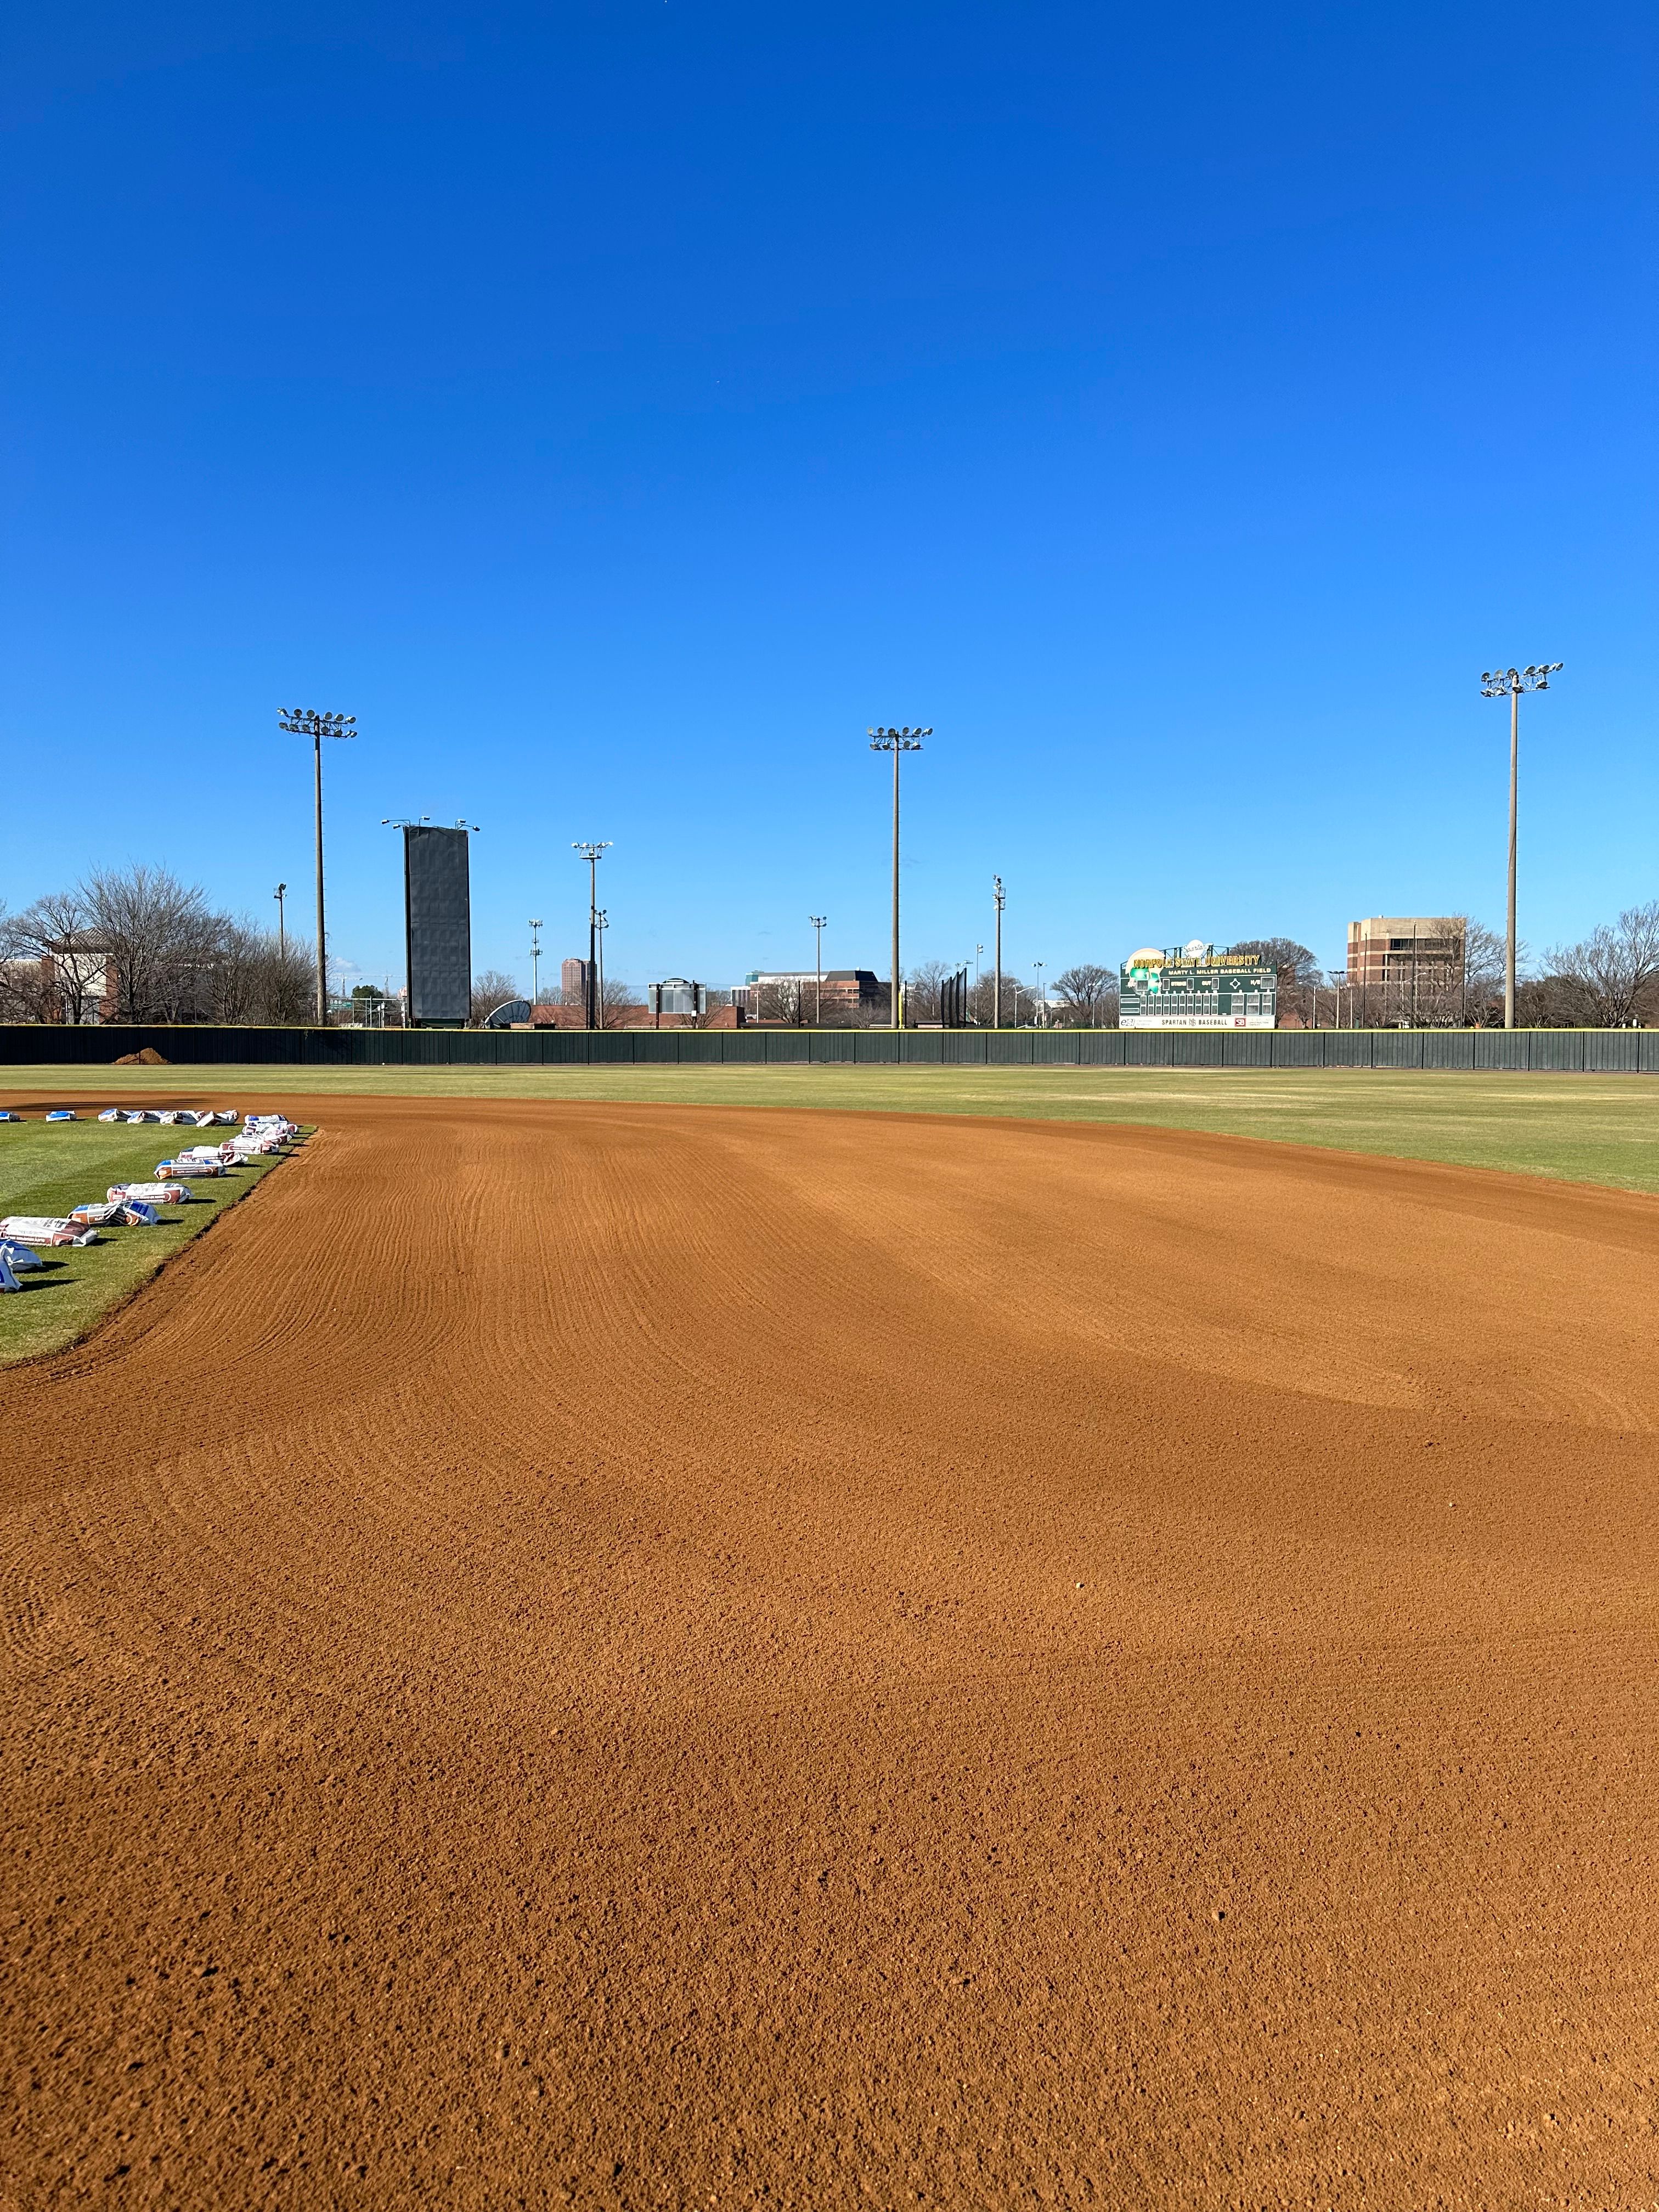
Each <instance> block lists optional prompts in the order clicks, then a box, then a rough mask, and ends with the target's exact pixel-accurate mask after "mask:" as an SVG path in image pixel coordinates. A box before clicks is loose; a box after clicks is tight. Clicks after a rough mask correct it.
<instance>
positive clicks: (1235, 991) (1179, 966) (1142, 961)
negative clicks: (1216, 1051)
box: [1117, 938, 1279, 1030]
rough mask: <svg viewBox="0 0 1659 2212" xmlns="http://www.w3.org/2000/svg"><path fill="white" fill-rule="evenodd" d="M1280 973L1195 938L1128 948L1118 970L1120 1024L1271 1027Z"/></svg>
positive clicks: (1152, 1027) (1139, 1027)
mask: <svg viewBox="0 0 1659 2212" xmlns="http://www.w3.org/2000/svg"><path fill="white" fill-rule="evenodd" d="M1278 987H1279V977H1278V975H1277V973H1276V972H1275V971H1274V969H1272V968H1265V967H1263V965H1262V964H1261V962H1260V961H1259V960H1257V959H1255V958H1252V957H1248V956H1246V955H1243V954H1237V955H1235V954H1233V953H1231V952H1218V951H1216V949H1215V947H1214V945H1206V944H1205V943H1204V942H1203V941H1202V939H1198V938H1194V940H1193V942H1192V943H1191V944H1190V945H1177V946H1176V948H1175V950H1174V951H1170V952H1159V951H1156V950H1154V949H1153V948H1152V947H1147V948H1146V949H1145V950H1143V951H1139V952H1135V953H1132V954H1131V955H1130V957H1129V958H1128V959H1127V960H1126V961H1125V962H1124V963H1123V965H1122V967H1121V969H1119V970H1118V1017H1117V1018H1118V1024H1119V1026H1120V1028H1122V1029H1126V1030H1270V1029H1272V1027H1273V1023H1274V1020H1275V1019H1276V1002H1277V997H1278Z"/></svg>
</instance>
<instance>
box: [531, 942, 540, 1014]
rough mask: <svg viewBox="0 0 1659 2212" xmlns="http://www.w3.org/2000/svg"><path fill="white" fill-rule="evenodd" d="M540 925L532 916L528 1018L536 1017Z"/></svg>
mask: <svg viewBox="0 0 1659 2212" xmlns="http://www.w3.org/2000/svg"><path fill="white" fill-rule="evenodd" d="M541 975H542V926H541V924H540V922H539V921H536V920H535V919H534V918H533V917H532V921H531V924H530V1018H531V1019H532V1021H533V1020H534V1019H535V1018H536V1006H537V1000H538V996H539V994H540V990H541Z"/></svg>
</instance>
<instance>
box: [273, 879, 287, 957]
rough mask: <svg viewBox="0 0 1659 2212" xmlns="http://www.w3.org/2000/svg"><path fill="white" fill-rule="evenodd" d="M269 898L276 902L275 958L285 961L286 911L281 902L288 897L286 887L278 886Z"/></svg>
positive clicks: (283, 885)
mask: <svg viewBox="0 0 1659 2212" xmlns="http://www.w3.org/2000/svg"><path fill="white" fill-rule="evenodd" d="M271 896H272V898H274V899H275V900H276V957H277V958H278V959H279V960H286V959H287V958H288V909H287V908H286V907H285V906H284V905H283V900H284V899H285V898H286V897H287V896H288V885H287V884H277V886H276V890H274V891H273V892H272V893H271Z"/></svg>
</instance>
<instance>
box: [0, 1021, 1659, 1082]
mask: <svg viewBox="0 0 1659 2212" xmlns="http://www.w3.org/2000/svg"><path fill="white" fill-rule="evenodd" d="M146 1046H149V1047H151V1048H153V1049H154V1050H155V1051H156V1052H159V1053H161V1054H164V1055H165V1056H166V1058H167V1060H170V1061H171V1062H173V1064H174V1065H175V1066H206V1067H211V1066H223V1065H225V1064H226V1063H227V1062H230V1063H234V1064H235V1065H237V1066H270V1067H571V1066H575V1067H618V1066H620V1067H755V1066H771V1067H780V1066H802V1065H805V1064H811V1065H816V1066H861V1067H872V1066H877V1067H879V1066H888V1067H890V1066H894V1065H901V1066H907V1067H1241V1068H1246V1067H1383V1068H1389V1067H1404V1068H1436V1069H1444V1070H1446V1071H1448V1072H1449V1073H1474V1072H1480V1071H1482V1070H1487V1069H1490V1070H1492V1071H1494V1072H1504V1071H1507V1072H1509V1073H1516V1074H1534V1073H1551V1074H1592V1075H1614V1074H1631V1075H1636V1074H1642V1075H1659V1030H902V1031H901V1032H899V1033H897V1034H895V1032H894V1031H892V1030H771V1029H744V1030H301V1029H281V1030H277V1029H230V1028H207V1027H202V1028H195V1027H191V1028H180V1029H170V1028H165V1027H161V1026H159V1025H149V1024H146V1025H144V1026H143V1027H137V1026H134V1027H125V1026H122V1027H116V1026H113V1025H111V1026H108V1027H97V1028H85V1029H66V1028H62V1029H60V1028H58V1027H56V1026H55V1025H46V1024H0V1066H9V1067H16V1066H58V1067H107V1066H109V1065H110V1063H111V1061H112V1060H116V1059H118V1058H119V1057H120V1055H121V1054H124V1053H130V1052H141V1051H143V1048H145V1047H146Z"/></svg>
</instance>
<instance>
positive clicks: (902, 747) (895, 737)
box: [868, 723, 933, 1029]
mask: <svg viewBox="0 0 1659 2212" xmlns="http://www.w3.org/2000/svg"><path fill="white" fill-rule="evenodd" d="M868 735H869V738H870V750H871V751H872V753H891V755H892V756H893V1008H892V1012H893V1021H892V1026H893V1027H894V1028H895V1029H897V1028H898V1027H899V1026H900V1024H901V1020H902V1015H901V1011H900V1003H899V882H898V870H899V755H900V754H901V753H919V752H920V751H921V741H922V739H923V738H931V737H932V736H933V726H932V725H931V724H930V725H929V726H928V727H927V728H926V729H925V730H924V729H915V730H913V729H912V728H911V727H910V726H909V725H908V723H907V724H906V725H905V726H904V727H903V729H902V730H872V731H870V732H868Z"/></svg>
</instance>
